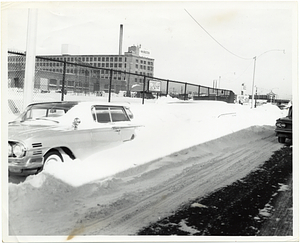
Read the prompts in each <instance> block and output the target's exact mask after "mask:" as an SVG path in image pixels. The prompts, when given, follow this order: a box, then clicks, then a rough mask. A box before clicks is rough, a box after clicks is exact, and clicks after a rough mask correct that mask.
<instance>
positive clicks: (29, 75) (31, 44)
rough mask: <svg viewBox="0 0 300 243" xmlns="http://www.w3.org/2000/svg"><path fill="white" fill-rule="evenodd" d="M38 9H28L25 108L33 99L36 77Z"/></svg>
mask: <svg viewBox="0 0 300 243" xmlns="http://www.w3.org/2000/svg"><path fill="white" fill-rule="evenodd" d="M36 32H37V9H29V10H28V22H27V43H26V65H25V81H24V89H23V90H24V95H23V110H24V108H25V107H26V106H27V105H28V104H30V103H31V102H32V101H33V88H34V79H35V55H36V49H35V48H36Z"/></svg>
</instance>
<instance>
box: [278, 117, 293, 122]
mask: <svg viewBox="0 0 300 243" xmlns="http://www.w3.org/2000/svg"><path fill="white" fill-rule="evenodd" d="M276 121H281V122H287V123H289V122H292V118H291V117H289V116H286V117H282V118H279V119H277V120H276Z"/></svg>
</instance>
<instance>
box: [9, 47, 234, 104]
mask: <svg viewBox="0 0 300 243" xmlns="http://www.w3.org/2000/svg"><path fill="white" fill-rule="evenodd" d="M66 60H67V59H66V58H62V59H59V58H47V57H39V56H37V57H36V62H35V63H36V64H35V78H34V90H33V101H45V100H49V99H50V100H51V99H52V100H53V99H56V100H58V99H59V100H61V101H63V100H65V97H66V95H81V96H82V95H83V96H95V97H100V96H102V97H107V101H108V102H111V100H112V99H114V97H116V96H119V97H120V96H127V97H132V98H140V99H141V102H142V104H144V102H145V99H153V98H157V97H159V96H166V95H170V96H171V97H177V98H179V99H182V100H187V99H194V100H221V101H226V102H229V103H233V102H234V93H233V92H232V91H231V90H224V89H217V88H211V87H206V86H202V85H196V84H191V83H187V82H181V81H174V80H166V79H161V78H157V77H150V76H146V75H142V74H137V73H132V72H128V71H124V70H118V69H114V68H103V67H96V66H93V65H92V64H90V63H87V62H82V61H80V60H76V59H75V60H73V62H69V61H66ZM25 62H26V54H24V53H17V52H12V51H9V52H8V90H9V94H8V96H9V99H13V100H14V102H16V103H17V106H18V107H22V105H21V104H22V101H23V95H24V93H23V88H24V77H25ZM45 93H55V94H56V96H52V98H51V97H49V96H45V95H42V96H41V94H45Z"/></svg>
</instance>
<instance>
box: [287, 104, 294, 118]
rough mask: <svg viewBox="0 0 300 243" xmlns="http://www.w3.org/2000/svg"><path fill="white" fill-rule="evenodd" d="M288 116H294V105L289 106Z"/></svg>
mask: <svg viewBox="0 0 300 243" xmlns="http://www.w3.org/2000/svg"><path fill="white" fill-rule="evenodd" d="M288 117H291V118H292V117H293V107H292V106H291V107H290V108H289V113H288Z"/></svg>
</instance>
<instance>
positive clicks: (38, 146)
mask: <svg viewBox="0 0 300 243" xmlns="http://www.w3.org/2000/svg"><path fill="white" fill-rule="evenodd" d="M131 118H132V113H131V111H130V109H129V108H128V107H126V106H124V105H117V104H110V103H98V102H77V101H65V102H63V101H62V102H43V103H34V104H31V105H29V106H28V107H27V108H26V109H25V111H24V112H23V113H22V114H21V115H20V116H19V117H17V118H16V119H15V120H14V121H12V122H10V123H9V124H8V169H9V171H10V172H16V173H22V172H25V171H30V172H31V171H32V172H40V171H41V170H42V169H43V168H44V167H45V166H46V165H47V164H49V163H50V162H63V157H64V156H63V154H66V155H68V156H69V157H70V158H71V159H75V158H79V159H84V158H86V157H88V156H89V155H91V154H93V153H95V152H97V151H100V150H103V149H106V148H108V147H111V146H115V145H117V144H120V143H122V142H125V141H130V140H132V139H134V137H135V128H136V127H137V126H136V125H134V124H132V121H131Z"/></svg>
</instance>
